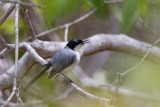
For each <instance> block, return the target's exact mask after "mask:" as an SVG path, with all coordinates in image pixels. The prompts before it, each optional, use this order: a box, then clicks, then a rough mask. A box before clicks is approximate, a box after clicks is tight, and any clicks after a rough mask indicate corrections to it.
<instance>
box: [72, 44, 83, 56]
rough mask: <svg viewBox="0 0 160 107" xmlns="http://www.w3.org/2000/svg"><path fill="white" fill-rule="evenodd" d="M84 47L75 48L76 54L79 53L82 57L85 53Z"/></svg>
mask: <svg viewBox="0 0 160 107" xmlns="http://www.w3.org/2000/svg"><path fill="white" fill-rule="evenodd" d="M82 48H83V45H81V44H80V45H78V46H76V47H75V48H74V51H75V52H77V53H78V54H79V55H80V56H81V55H82V53H83V49H82Z"/></svg>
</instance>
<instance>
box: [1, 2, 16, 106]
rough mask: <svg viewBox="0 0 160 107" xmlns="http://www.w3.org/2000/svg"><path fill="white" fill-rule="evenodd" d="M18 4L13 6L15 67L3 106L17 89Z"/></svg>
mask: <svg viewBox="0 0 160 107" xmlns="http://www.w3.org/2000/svg"><path fill="white" fill-rule="evenodd" d="M18 13H19V4H16V7H15V67H14V80H13V89H12V93H11V95H10V96H9V97H8V99H7V101H6V102H5V104H4V105H3V106H5V105H6V104H7V103H8V102H10V100H11V99H12V97H13V96H14V95H15V93H16V89H17V78H16V77H17V71H18V41H19V37H18V36H19V33H18V16H19V14H18Z"/></svg>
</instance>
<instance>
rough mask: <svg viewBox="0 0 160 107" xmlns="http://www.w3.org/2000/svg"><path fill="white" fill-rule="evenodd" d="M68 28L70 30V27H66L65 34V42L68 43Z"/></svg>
mask: <svg viewBox="0 0 160 107" xmlns="http://www.w3.org/2000/svg"><path fill="white" fill-rule="evenodd" d="M68 28H69V25H66V27H65V33H64V41H65V42H67V41H68Z"/></svg>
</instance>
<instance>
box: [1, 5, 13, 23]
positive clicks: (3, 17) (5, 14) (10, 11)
mask: <svg viewBox="0 0 160 107" xmlns="http://www.w3.org/2000/svg"><path fill="white" fill-rule="evenodd" d="M14 8H15V3H12V4H11V5H10V7H9V8H8V10H7V11H6V12H5V13H4V15H3V16H2V18H1V19H0V26H1V25H2V24H3V23H4V21H5V20H6V19H7V18H8V16H9V15H10V14H11V13H12V11H13V10H14Z"/></svg>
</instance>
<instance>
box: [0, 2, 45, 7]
mask: <svg viewBox="0 0 160 107" xmlns="http://www.w3.org/2000/svg"><path fill="white" fill-rule="evenodd" d="M0 1H2V2H4V3H19V4H23V5H26V6H31V7H38V8H44V6H41V5H37V4H33V3H28V2H23V1H20V0H0Z"/></svg>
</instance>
